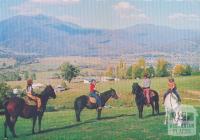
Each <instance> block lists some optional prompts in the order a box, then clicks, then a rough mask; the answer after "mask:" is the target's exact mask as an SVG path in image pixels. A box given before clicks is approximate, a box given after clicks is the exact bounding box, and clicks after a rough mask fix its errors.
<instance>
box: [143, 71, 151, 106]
mask: <svg viewBox="0 0 200 140" xmlns="http://www.w3.org/2000/svg"><path fill="white" fill-rule="evenodd" d="M150 86H151V80H150V78H149V77H148V75H147V74H145V75H144V79H143V91H144V96H145V97H146V98H147V105H149V104H150Z"/></svg>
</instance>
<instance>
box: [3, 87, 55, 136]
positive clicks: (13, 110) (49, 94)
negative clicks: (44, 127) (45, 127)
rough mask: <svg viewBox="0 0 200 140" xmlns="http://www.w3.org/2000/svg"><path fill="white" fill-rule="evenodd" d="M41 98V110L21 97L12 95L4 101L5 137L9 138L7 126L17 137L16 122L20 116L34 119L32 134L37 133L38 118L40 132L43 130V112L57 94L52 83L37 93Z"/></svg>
mask: <svg viewBox="0 0 200 140" xmlns="http://www.w3.org/2000/svg"><path fill="white" fill-rule="evenodd" d="M37 96H38V97H39V98H40V99H41V103H42V105H41V111H38V110H37V106H36V105H28V104H27V103H26V101H25V100H24V99H23V98H20V97H11V98H9V99H8V100H6V101H4V104H3V108H4V115H5V119H6V120H5V123H4V138H7V127H9V129H10V131H11V133H12V136H13V137H17V135H16V132H15V124H16V121H17V118H18V117H22V118H25V119H31V118H32V120H33V125H32V134H35V130H34V129H35V123H36V121H37V118H38V125H39V132H40V131H41V121H42V117H43V114H44V112H45V110H46V105H47V102H48V100H49V99H50V98H54V99H55V98H56V94H55V92H54V89H53V87H52V86H51V85H48V86H46V88H45V89H44V90H43V91H42V92H41V94H40V95H37Z"/></svg>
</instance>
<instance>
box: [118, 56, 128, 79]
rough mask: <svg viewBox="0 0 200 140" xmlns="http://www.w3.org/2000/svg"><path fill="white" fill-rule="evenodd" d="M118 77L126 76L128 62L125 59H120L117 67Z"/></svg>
mask: <svg viewBox="0 0 200 140" xmlns="http://www.w3.org/2000/svg"><path fill="white" fill-rule="evenodd" d="M116 77H117V78H120V79H124V78H126V63H125V62H124V60H123V59H120V62H119V64H118V65H117V68H116Z"/></svg>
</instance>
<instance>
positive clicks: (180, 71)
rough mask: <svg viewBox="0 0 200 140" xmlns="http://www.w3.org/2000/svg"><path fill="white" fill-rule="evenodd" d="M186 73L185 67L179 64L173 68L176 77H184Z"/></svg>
mask: <svg viewBox="0 0 200 140" xmlns="http://www.w3.org/2000/svg"><path fill="white" fill-rule="evenodd" d="M184 71H185V68H184V65H181V64H177V65H175V66H174V68H173V74H174V75H176V76H179V75H182V74H183V73H184Z"/></svg>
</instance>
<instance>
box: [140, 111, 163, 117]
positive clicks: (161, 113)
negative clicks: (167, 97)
mask: <svg viewBox="0 0 200 140" xmlns="http://www.w3.org/2000/svg"><path fill="white" fill-rule="evenodd" d="M163 115H165V112H160V113H159V114H158V115H157V114H155V115H152V114H149V115H147V116H144V118H150V117H156V116H163Z"/></svg>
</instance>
